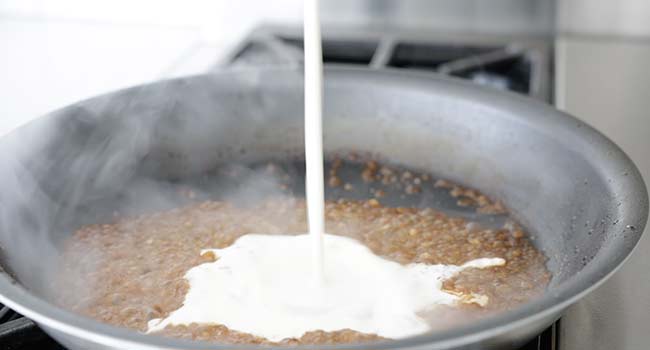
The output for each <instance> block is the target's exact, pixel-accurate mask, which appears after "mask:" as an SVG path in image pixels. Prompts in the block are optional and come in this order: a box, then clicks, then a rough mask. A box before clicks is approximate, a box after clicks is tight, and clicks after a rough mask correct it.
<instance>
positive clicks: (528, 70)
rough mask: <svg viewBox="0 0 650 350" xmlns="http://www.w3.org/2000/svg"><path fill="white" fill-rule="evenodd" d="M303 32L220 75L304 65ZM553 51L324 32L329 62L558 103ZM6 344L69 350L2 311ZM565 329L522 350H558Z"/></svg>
mask: <svg viewBox="0 0 650 350" xmlns="http://www.w3.org/2000/svg"><path fill="white" fill-rule="evenodd" d="M302 48H303V42H302V33H301V31H300V30H299V29H296V28H290V27H282V26H262V27H259V28H258V29H256V30H254V31H253V32H252V33H251V34H250V35H248V36H247V37H246V38H245V39H244V40H242V41H241V42H240V44H239V45H237V46H236V47H235V48H234V49H233V50H232V51H231V52H230V53H229V54H226V55H224V56H223V57H221V58H220V59H219V60H218V62H217V63H216V65H215V66H214V69H228V68H241V67H268V66H295V65H301V64H302V57H303V52H302ZM552 54H553V45H552V41H551V40H548V39H545V38H531V37H520V38H516V37H512V38H505V37H503V36H499V37H489V36H485V35H480V36H471V35H457V34H455V35H453V36H447V35H445V34H439V33H438V34H435V33H433V34H432V33H422V32H420V33H418V32H405V31H390V32H379V31H371V30H358V29H356V30H354V31H348V30H345V29H343V28H340V29H332V28H329V29H327V30H325V31H324V32H323V58H324V61H325V64H346V65H357V66H359V65H362V66H368V67H370V68H372V69H400V70H409V71H416V72H421V73H423V74H439V75H447V76H452V77H457V78H461V79H466V80H469V81H472V82H474V83H476V84H480V85H485V86H489V87H491V88H495V89H500V90H507V91H512V92H515V93H520V94H524V95H528V96H531V97H533V98H537V99H540V100H543V101H546V102H548V103H553V90H552V87H553V75H552V70H553V66H552V64H553V56H552ZM0 307H1V308H0V346H1V347H2V348H3V349H11V350H32V349H39V350H41V349H42V350H61V349H65V348H64V347H63V346H61V345H59V344H58V343H57V342H56V341H54V340H53V339H52V338H50V337H49V336H48V335H47V334H45V333H44V332H43V331H42V330H41V329H40V328H39V327H38V326H37V325H36V324H35V323H34V322H33V321H31V320H29V319H27V318H25V317H23V316H21V315H19V314H17V313H15V312H13V311H12V310H10V309H8V308H7V307H2V305H0ZM559 323H560V321H558V322H556V323H555V324H553V325H552V326H551V327H549V328H548V329H546V330H545V331H544V332H542V333H541V334H539V335H538V336H537V337H535V338H534V339H532V340H531V341H530V342H529V343H527V344H526V345H524V346H523V347H521V348H519V349H520V350H557V349H558V348H559V347H558V345H559V329H560V328H559Z"/></svg>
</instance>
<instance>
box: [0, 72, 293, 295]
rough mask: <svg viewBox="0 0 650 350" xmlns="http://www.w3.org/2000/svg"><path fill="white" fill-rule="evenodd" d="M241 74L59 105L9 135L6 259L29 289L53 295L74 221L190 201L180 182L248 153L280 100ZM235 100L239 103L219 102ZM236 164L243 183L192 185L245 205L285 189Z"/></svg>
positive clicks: (1, 156)
mask: <svg viewBox="0 0 650 350" xmlns="http://www.w3.org/2000/svg"><path fill="white" fill-rule="evenodd" d="M238 76H240V77H241V80H242V81H241V82H240V83H239V84H235V85H234V86H236V88H235V87H233V86H232V85H228V86H225V85H224V86H222V85H223V80H215V79H212V78H210V77H201V78H200V79H187V80H174V81H169V82H163V83H158V84H157V85H155V86H151V87H147V86H145V87H137V88H133V89H129V90H125V91H121V92H118V93H115V94H112V95H107V96H104V97H100V98H97V99H93V100H89V101H85V102H82V103H80V104H77V105H75V106H72V107H68V108H66V109H63V110H60V111H58V112H56V113H54V114H52V115H50V116H48V117H46V118H43V119H42V120H38V121H36V122H34V123H32V124H30V125H28V126H26V127H23V128H21V129H19V130H17V131H15V132H14V133H12V134H10V135H9V136H7V137H5V138H4V139H2V140H0V152H1V153H0V176H1V177H2V180H3V181H2V184H1V185H0V186H1V187H0V204H1V207H0V220H1V221H0V240H1V243H2V251H1V257H2V265H3V266H4V267H5V268H6V269H7V270H8V272H10V273H11V274H12V275H13V276H14V277H16V278H17V279H18V280H19V281H20V282H21V284H22V285H24V286H25V287H27V288H28V289H30V290H31V291H33V292H36V293H38V294H41V295H47V294H48V289H49V288H51V282H52V280H53V277H54V276H55V271H56V267H57V263H58V259H59V256H60V249H61V248H62V241H63V239H64V238H65V237H67V236H69V234H70V233H72V232H73V231H74V230H75V229H77V228H79V227H80V226H82V225H85V224H92V223H102V222H104V223H105V222H110V221H112V220H113V218H114V217H113V215H114V214H115V213H119V214H120V215H124V216H131V215H135V214H140V213H142V212H151V211H155V210H162V209H167V208H172V207H177V206H180V205H183V204H185V203H187V201H188V198H187V197H186V196H183V195H182V194H181V193H179V191H178V189H179V186H180V182H174V181H175V180H180V179H185V178H186V177H188V176H193V175H196V176H198V175H197V174H200V173H202V172H205V171H207V170H209V169H212V168H214V167H215V166H216V165H217V164H219V163H221V162H223V161H224V160H228V159H234V158H236V157H237V158H246V157H247V154H246V150H245V147H246V145H247V144H250V142H248V141H247V139H251V138H254V137H262V138H263V136H264V133H265V132H266V129H267V128H266V127H265V126H266V123H268V121H267V120H265V118H264V115H265V112H268V111H269V110H271V111H273V110H274V109H277V108H280V107H279V104H278V102H277V101H274V100H273V99H270V98H268V96H266V95H265V94H263V93H257V92H255V89H256V87H257V85H258V84H259V77H258V76H257V74H256V73H255V72H250V73H248V74H240V75H238ZM295 78H296V79H299V78H300V77H299V76H298V75H296V77H295ZM228 83H230V82H228ZM219 95H221V96H219ZM223 95H225V96H223ZM224 97H225V98H224ZM295 98H301V96H296V97H295ZM229 99H234V100H236V103H220V101H221V102H223V101H227V100H229ZM242 106H243V107H242ZM296 107H298V108H299V107H300V105H299V104H296ZM288 112H291V111H288ZM294 115H301V114H294ZM244 119H246V120H244ZM282 131H283V133H284V132H286V131H287V130H286V129H282ZM267 136H269V137H273V136H274V135H267ZM285 139H286V137H285ZM236 170H237V169H236ZM237 171H239V172H240V173H241V176H240V178H239V179H238V180H239V186H237V187H232V186H231V187H223V186H222V185H223V184H219V183H217V184H212V185H209V186H207V187H206V186H204V188H203V189H200V188H199V187H196V186H195V187H194V188H193V191H194V192H195V193H196V194H197V197H198V198H203V197H205V198H207V197H213V195H214V194H215V193H216V194H218V195H219V196H221V197H222V198H226V199H228V200H232V201H235V202H237V201H238V202H242V203H246V202H250V201H251V200H252V199H254V198H255V197H256V196H258V195H260V194H264V195H269V194H278V193H279V189H278V183H277V181H276V180H274V179H273V178H270V177H269V174H266V173H262V171H261V170H259V171H258V170H253V169H250V168H246V167H241V166H240V167H239V168H238V170H237ZM190 186H191V185H190ZM185 188H188V187H187V186H185ZM274 191H275V192H277V193H275V192H274ZM87 258H88V259H86V260H87V261H85V263H86V264H90V265H92V260H93V259H92V257H87Z"/></svg>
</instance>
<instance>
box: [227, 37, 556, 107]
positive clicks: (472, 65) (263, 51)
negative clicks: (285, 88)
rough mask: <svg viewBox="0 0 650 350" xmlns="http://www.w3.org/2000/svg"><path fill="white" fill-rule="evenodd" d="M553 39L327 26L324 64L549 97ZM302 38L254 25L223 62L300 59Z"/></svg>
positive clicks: (268, 62) (261, 63) (296, 62)
mask: <svg viewBox="0 0 650 350" xmlns="http://www.w3.org/2000/svg"><path fill="white" fill-rule="evenodd" d="M551 52H552V49H551V44H549V43H548V42H546V41H544V40H532V39H528V40H526V39H519V40H509V39H503V40H491V41H487V42H480V41H476V40H468V39H465V40H457V39H452V38H445V39H435V38H433V39H432V38H431V37H430V36H423V35H422V34H421V33H420V35H419V37H417V38H413V37H412V36H411V35H408V34H400V33H398V34H381V33H379V34H378V33H359V32H358V31H348V32H346V31H344V30H343V31H342V30H338V31H329V32H328V31H325V32H324V34H323V61H324V62H325V63H326V64H347V65H361V66H368V67H371V68H375V69H386V68H390V69H405V70H413V71H420V72H428V73H436V74H440V75H447V76H453V77H458V78H462V79H467V80H470V81H473V82H474V83H476V84H480V85H485V86H490V87H493V88H497V89H501V90H509V91H513V92H517V93H521V94H525V95H529V96H532V97H535V98H538V99H541V100H544V101H547V102H551V83H552V81H551V65H550V62H551V57H550V56H551ZM302 59H303V39H302V36H301V34H300V32H299V31H296V30H294V29H291V28H283V27H273V26H264V27H261V28H258V29H257V30H255V31H253V32H252V33H251V34H250V35H249V36H248V37H247V38H246V39H244V41H243V42H242V43H241V44H240V45H239V46H238V47H237V48H236V49H235V50H234V51H233V53H231V54H230V55H227V56H226V58H225V59H224V60H223V62H221V66H231V67H241V66H244V67H250V66H255V67H265V66H278V65H294V66H295V65H301V64H302Z"/></svg>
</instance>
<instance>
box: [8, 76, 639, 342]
mask: <svg viewBox="0 0 650 350" xmlns="http://www.w3.org/2000/svg"><path fill="white" fill-rule="evenodd" d="M301 91H302V76H301V74H300V72H299V71H294V70H284V69H275V70H256V71H241V72H234V71H232V72H223V73H218V74H210V75H200V76H194V77H189V78H182V79H176V80H170V81H163V82H158V83H153V84H149V85H144V86H139V87H134V88H130V89H126V90H122V91H118V92H115V93H111V94H108V95H104V96H100V97H97V98H93V99H90V100H87V101H83V102H81V103H78V104H75V105H72V106H70V107H67V108H64V109H62V110H59V111H57V112H54V113H52V114H51V115H48V116H46V117H44V118H41V119H40V120H37V121H35V122H33V123H31V124H29V125H27V126H25V127H23V128H20V129H18V130H16V131H15V132H13V133H12V134H10V135H9V136H7V137H5V138H4V139H2V140H1V141H0V152H1V158H0V160H2V162H1V163H0V166H1V168H0V174H2V176H3V181H2V182H0V204H1V205H2V207H1V213H2V216H1V217H0V219H1V220H2V221H1V226H0V230H2V232H1V233H0V244H1V246H2V250H1V254H2V267H4V269H5V270H6V271H7V272H6V273H3V274H1V275H0V301H1V302H2V303H5V304H7V305H8V306H9V307H11V308H14V309H15V310H17V311H18V312H20V313H23V314H24V315H25V316H27V317H30V318H32V319H34V320H35V321H36V322H37V323H38V324H39V325H41V326H42V327H43V328H44V329H45V330H46V331H47V332H48V333H50V334H51V335H52V336H53V337H55V338H56V339H58V340H59V341H60V342H61V343H63V344H64V345H66V346H67V347H69V348H70V349H180V348H182V349H207V348H216V349H225V348H228V349H235V348H254V347H250V346H249V347H238V346H230V345H228V346H219V345H214V344H205V343H197V342H189V341H182V340H174V339H166V338H160V337H154V336H146V335H143V334H138V333H137V332H133V331H130V330H126V329H119V328H115V327H112V326H108V325H105V324H100V323H98V322H95V321H93V320H90V319H87V318H84V317H82V316H79V315H76V314H73V313H70V312H68V311H66V310H63V309H60V308H58V307H56V306H54V305H52V304H51V303H49V302H47V301H46V300H47V297H48V294H49V292H50V290H51V288H52V285H51V281H52V274H53V273H54V271H55V266H56V261H57V256H58V250H59V248H60V242H61V240H62V239H64V238H65V237H66V236H67V235H69V234H70V232H71V230H72V229H73V228H75V227H78V226H79V225H81V224H84V223H91V222H95V221H102V220H107V219H106V215H107V214H108V213H109V212H110V210H112V209H114V208H115V207H116V206H118V204H116V203H118V202H117V201H115V198H117V197H116V194H117V193H131V194H133V193H135V192H137V190H135V189H133V188H131V186H132V184H133V183H134V182H133V180H134V179H152V178H156V179H160V178H165V179H170V178H171V179H174V181H176V182H181V183H182V182H183V181H185V179H189V178H191V177H192V176H197V174H201V173H204V172H206V171H208V170H210V169H212V168H214V167H217V166H219V165H220V164H224V163H227V162H232V161H246V162H247V161H255V160H260V159H269V158H286V157H288V156H290V155H296V154H298V155H299V154H300V153H301V150H302V142H303V139H302V125H303V124H302V108H303V106H302V101H303V98H302V92H301ZM325 103H326V106H325V118H326V120H325V125H324V129H325V148H326V149H327V151H328V152H335V151H341V150H357V151H366V152H372V153H375V154H379V155H381V156H382V157H384V158H386V159H389V160H391V161H394V162H397V163H400V164H402V165H404V166H408V167H411V168H416V169H421V170H426V171H430V172H432V173H433V174H436V175H438V176H440V177H442V178H446V179H451V180H454V181H457V182H460V183H462V184H466V185H469V186H472V187H475V188H478V189H481V190H482V191H484V192H486V193H488V194H490V195H492V196H495V197H498V198H500V199H502V200H503V201H504V202H505V203H506V204H507V206H508V207H509V208H511V210H512V212H513V214H514V216H515V217H516V218H517V219H518V220H519V221H520V222H521V223H522V224H523V225H524V226H525V227H527V228H528V230H529V231H530V232H531V234H532V235H533V236H534V238H535V240H534V242H535V244H536V245H537V246H538V247H539V248H540V249H542V250H543V251H544V253H545V254H546V255H547V256H548V258H549V261H548V268H549V269H550V270H551V271H552V272H553V275H554V277H553V280H552V282H551V284H550V285H549V287H548V290H547V292H546V293H545V294H544V295H543V296H542V297H540V298H539V299H536V300H534V301H533V302H530V303H528V304H525V305H524V306H522V307H520V308H518V309H516V310H514V311H511V312H508V313H504V314H500V315H498V316H494V317H491V318H489V319H485V320H483V321H479V322H476V323H472V324H469V325H467V326H463V327H459V328H454V329H453V330H450V331H445V332H439V333H432V334H427V335H422V336H419V337H415V338H410V339H405V340H400V341H395V342H388V343H381V344H376V345H372V348H374V349H389V348H390V349H392V348H400V349H451V348H453V349H456V348H466V349H476V348H495V347H505V348H508V347H512V346H516V345H518V344H521V343H522V342H523V341H525V340H526V339H528V338H530V337H531V336H533V335H535V334H537V333H538V332H540V331H541V330H542V329H543V328H544V327H547V326H548V325H549V324H550V323H552V322H553V321H555V320H556V319H557V318H558V317H559V316H560V315H561V313H562V311H563V310H564V309H565V308H566V307H567V306H569V305H570V304H571V303H573V302H575V301H576V300H578V299H579V298H581V297H582V296H584V295H585V294H586V293H588V292H589V291H591V290H593V289H594V288H595V287H596V286H598V285H599V284H600V283H602V282H603V281H604V280H605V279H606V278H607V277H609V276H610V275H611V274H612V273H613V272H614V271H615V270H616V269H617V268H618V267H619V266H620V265H621V264H622V263H623V261H624V260H625V259H626V258H627V257H628V255H629V254H630V252H631V251H632V249H633V248H634V246H635V244H636V243H637V241H638V240H639V237H640V235H641V232H643V228H644V225H645V223H646V219H647V214H648V198H647V192H646V188H645V186H644V183H643V180H642V178H641V176H640V174H639V172H638V170H637V169H636V167H635V166H634V164H632V162H631V161H630V159H629V158H628V157H627V156H626V155H625V154H624V153H623V152H622V151H621V150H620V149H619V148H618V147H617V146H616V145H614V144H613V143H612V142H611V141H609V140H608V139H607V138H605V137H604V136H603V135H601V134H600V133H598V132H597V131H595V130H594V129H592V128H591V127H589V126H588V125H586V124H584V123H583V122H581V121H579V120H577V119H575V118H573V117H571V116H568V115H566V114H563V113H562V112H559V111H557V110H555V109H553V108H551V107H549V106H547V105H544V104H542V103H540V102H536V101H533V100H531V99H528V98H524V97H520V96H516V95H513V94H508V93H502V92H497V91H493V90H489V89H485V88H481V87H477V86H474V85H471V84H467V83H464V82H460V81H456V80H451V79H443V78H434V77H431V76H428V75H426V76H425V75H417V74H404V73H397V72H391V71H374V70H368V69H358V68H355V69H351V68H344V67H339V68H330V69H327V71H326V90H325ZM136 197H137V196H136ZM147 200H148V199H147V198H144V197H142V201H143V203H146V202H147ZM416 204H418V205H421V204H422V203H421V202H420V203H416ZM154 209H155V208H154ZM367 347H368V346H363V345H362V346H343V348H346V349H352V348H367ZM318 348H320V349H323V348H329V347H324V346H319V347H318ZM332 348H341V347H332Z"/></svg>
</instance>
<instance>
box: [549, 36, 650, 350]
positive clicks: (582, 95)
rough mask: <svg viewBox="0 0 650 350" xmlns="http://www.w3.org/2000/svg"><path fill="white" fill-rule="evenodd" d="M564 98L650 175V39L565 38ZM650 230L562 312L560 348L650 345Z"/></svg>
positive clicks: (561, 101)
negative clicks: (622, 261)
mask: <svg viewBox="0 0 650 350" xmlns="http://www.w3.org/2000/svg"><path fill="white" fill-rule="evenodd" d="M556 47H557V53H556V69H557V72H556V73H557V74H556V77H557V78H556V80H557V81H556V83H557V85H556V92H557V96H556V101H557V105H558V107H559V108H561V109H564V110H566V111H568V112H569V113H571V114H573V115H575V116H577V117H579V118H580V119H582V120H584V121H585V122H587V123H589V124H591V125H592V126H594V127H595V128H596V129H598V130H600V131H601V132H603V133H604V134H605V135H607V136H608V137H609V138H611V139H612V140H613V141H614V142H616V143H617V144H618V145H619V146H620V147H621V148H622V149H623V150H624V151H625V152H626V153H627V154H628V155H629V156H630V157H631V158H632V160H633V161H634V162H635V163H636V165H637V166H638V167H639V169H640V170H641V173H642V174H643V177H644V178H645V180H646V183H648V181H650V67H649V64H650V41H648V40H643V39H627V40H626V39H621V38H613V37H587V36H582V37H581V36H569V37H564V38H560V39H558V41H557V46H556ZM649 255H650V230H649V229H646V230H645V233H644V236H643V238H642V239H641V241H640V243H639V245H638V246H637V247H636V249H635V251H634V252H633V254H632V256H631V258H630V259H629V260H628V261H627V262H626V263H625V265H624V266H623V267H622V268H621V269H620V270H619V271H618V272H617V273H616V274H614V276H613V277H612V278H611V279H610V280H608V281H607V282H606V283H605V284H604V285H602V286H601V287H600V288H598V289H597V290H596V291H595V292H593V293H592V294H590V295H589V296H587V297H586V298H585V299H583V300H582V301H580V302H579V303H577V304H576V305H575V306H573V307H571V308H570V309H569V310H568V312H567V313H566V315H565V316H564V317H563V318H562V322H561V330H560V342H561V346H560V350H579V349H590V350H626V349H629V350H637V349H648V348H649V347H650V259H649V258H648V256H649Z"/></svg>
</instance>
